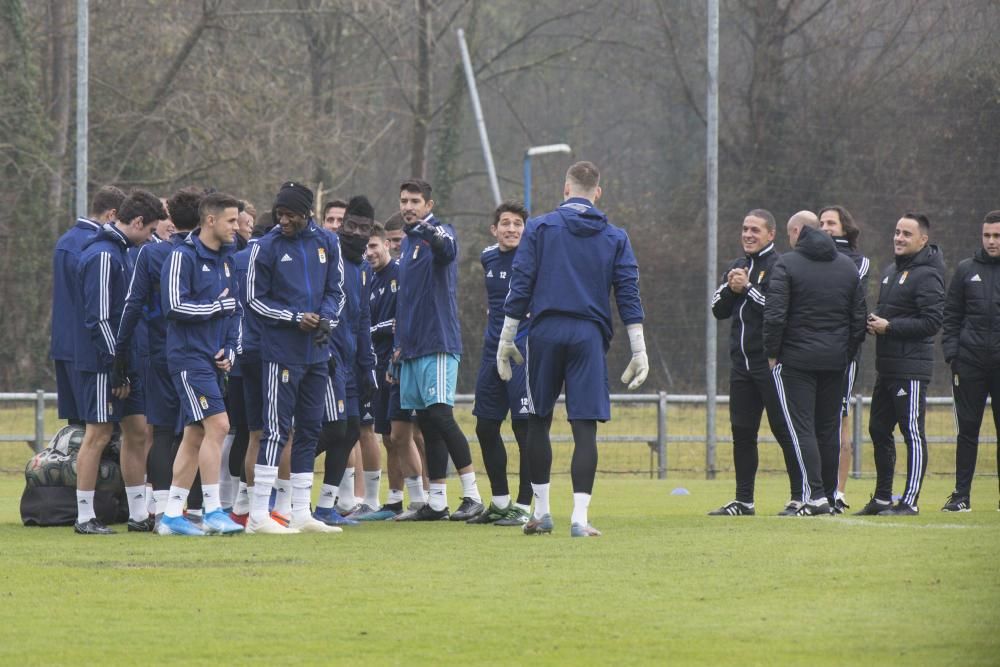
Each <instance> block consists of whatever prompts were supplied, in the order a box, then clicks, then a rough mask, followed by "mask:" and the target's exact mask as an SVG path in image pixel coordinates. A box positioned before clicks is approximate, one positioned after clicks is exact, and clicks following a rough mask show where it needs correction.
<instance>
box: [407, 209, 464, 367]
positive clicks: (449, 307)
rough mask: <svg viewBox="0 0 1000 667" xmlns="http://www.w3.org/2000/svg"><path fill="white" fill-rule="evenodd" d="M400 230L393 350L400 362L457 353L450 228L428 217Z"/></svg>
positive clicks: (459, 338) (454, 246)
mask: <svg viewBox="0 0 1000 667" xmlns="http://www.w3.org/2000/svg"><path fill="white" fill-rule="evenodd" d="M421 222H426V223H428V225H430V227H429V228H426V227H421V226H420V225H419V224H413V225H405V226H404V227H403V231H404V232H406V236H405V237H403V243H402V246H401V250H400V255H399V298H398V300H397V302H396V347H397V348H400V349H401V350H402V358H403V359H415V358H417V357H423V356H426V355H428V354H439V353H449V354H462V332H461V328H460V326H459V323H458V302H457V284H458V240H457V239H456V237H455V230H454V228H453V227H452V226H451V225H446V224H444V223H443V222H441V221H440V220H438V219H437V218H435V217H434V215H433V214H431V215H428V216H427V217H426V218H424V219H423V220H421Z"/></svg>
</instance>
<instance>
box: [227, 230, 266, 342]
mask: <svg viewBox="0 0 1000 667" xmlns="http://www.w3.org/2000/svg"><path fill="white" fill-rule="evenodd" d="M259 240H260V239H250V241H249V242H248V243H247V247H246V248H244V249H243V250H240V251H239V252H237V253H235V254H234V255H233V261H234V262H235V263H236V275H237V277H238V278H239V281H240V306H242V307H243V345H242V348H243V349H242V351H241V352H240V359H246V360H247V361H260V328H261V324H260V318H259V317H258V316H257V313H255V312H253V310H251V309H250V307H249V306H248V305H247V294H248V293H249V287H248V286H247V273H248V272H249V270H250V254H251V253H252V252H253V249H254V246H256V245H257V242H258V241H259Z"/></svg>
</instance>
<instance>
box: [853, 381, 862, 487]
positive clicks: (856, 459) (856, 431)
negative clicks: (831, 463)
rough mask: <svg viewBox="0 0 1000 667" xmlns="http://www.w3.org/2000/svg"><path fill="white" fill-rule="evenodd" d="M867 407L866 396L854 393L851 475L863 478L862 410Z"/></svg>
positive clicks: (855, 477)
mask: <svg viewBox="0 0 1000 667" xmlns="http://www.w3.org/2000/svg"><path fill="white" fill-rule="evenodd" d="M864 409H865V398H864V395H862V394H855V395H854V414H853V417H852V419H851V427H852V428H851V439H852V440H853V441H854V446H853V447H852V448H851V477H853V478H854V479H861V443H862V441H863V438H862V435H861V420H862V417H864V415H862V414H861V412H862V411H863V410H864Z"/></svg>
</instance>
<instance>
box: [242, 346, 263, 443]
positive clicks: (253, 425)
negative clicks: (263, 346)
mask: <svg viewBox="0 0 1000 667" xmlns="http://www.w3.org/2000/svg"><path fill="white" fill-rule="evenodd" d="M262 369H263V366H262V365H261V362H260V359H259V358H257V359H250V360H248V359H243V358H241V359H240V370H241V372H242V373H243V410H244V412H245V414H246V419H247V428H248V429H250V430H251V431H260V430H261V429H263V428H264V384H263V382H264V378H263V370H262Z"/></svg>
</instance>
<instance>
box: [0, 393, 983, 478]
mask: <svg viewBox="0 0 1000 667" xmlns="http://www.w3.org/2000/svg"><path fill="white" fill-rule="evenodd" d="M473 399H474V397H473V395H471V394H459V395H458V396H456V407H459V408H460V409H459V410H456V417H457V418H458V420H459V422H460V424H461V425H462V427H463V430H464V431H465V433H466V434H467V435H468V436H469V439H470V442H472V443H475V427H474V421H473V418H472V417H471V414H470V413H471V410H470V409H469V408H471V406H472V403H473ZM55 400H56V394H54V393H49V392H45V391H42V390H38V391H35V392H20V393H0V443H3V442H16V443H25V444H27V445H28V446H29V447H31V449H32V450H34V451H39V450H41V449H42V448H44V447H45V446H46V444H47V443H48V441H49V438H50V437H51V436H52V435H53V434H54V433H55V432H56V430H58V428H59V427H60V425H61V423H60V422H59V420H58V418H57V417H56V414H55ZM717 401H718V403H719V404H720V405H726V404H728V402H729V397H728V396H718V397H717ZM611 402H612V421H611V422H609V423H608V424H604V425H602V426H601V427H600V428H599V429H598V442H599V443H601V444H604V445H608V446H604V447H602V448H601V461H602V465H601V471H602V472H605V473H621V474H643V475H647V474H648V476H649V477H650V478H654V477H655V478H658V479H666V478H667V475H668V472H674V473H683V474H692V473H693V474H704V475H705V476H706V477H707V478H708V479H712V478H714V477H716V476H717V475H718V474H720V473H728V472H731V470H732V466H731V458H730V457H731V448H726V447H722V448H719V449H718V451H709V450H708V448H707V438H706V430H705V404H706V396H705V395H704V394H667V393H666V392H659V393H655V394H612V395H611ZM858 402H860V403H861V405H862V406H864V408H866V407H867V406H868V405H870V403H871V399H870V398H866V397H863V396H862V395H860V394H858V395H856V396H855V397H854V398H853V399H852V404H854V405H857V403H858ZM927 406H928V407H927V412H928V414H927V441H928V443H929V444H931V445H934V446H935V453H936V454H937V453H940V454H947V452H946V451H945V450H947V449H948V448H949V446H950V448H951V449H952V450H953V449H954V443H955V426H954V416H953V411H952V406H953V400H952V398H951V397H929V398H928V399H927ZM864 408H863V409H861V410H857V409H852V410H851V432H852V434H853V441H854V458H853V465H852V476H853V477H855V478H857V477H861V476H863V475H864V474H866V473H865V465H864V463H865V462H870V461H871V460H872V457H871V453H870V450H867V451H866V448H867V447H870V445H871V440H870V439H869V437H868V434H867V422H866V419H867V412H868V411H867V409H864ZM564 410H565V405H564V400H563V399H562V398H560V404H559V406H557V413H556V415H555V419H554V420H553V429H552V443H553V450H554V455H555V459H556V460H555V462H554V466H553V471H554V472H558V471H561V470H568V469H569V466H568V459H569V457H570V456H571V451H572V446H571V443H572V435H571V433H570V430H569V428H568V427H567V425H566V423H565V420H564V418H565V412H564ZM722 422H723V425H722V426H720V427H719V428H717V431H718V432H717V439H718V441H719V442H731V441H732V438H731V436H730V434H729V429H728V427H727V426H725V420H722ZM983 427H984V432H983V434H982V437H981V439H980V442H981V443H982V444H987V443H996V442H997V438H996V435H995V433H991V431H992V430H993V428H992V422H991V420H989V419H986V420H984V424H983ZM505 429H509V424H508V425H507V426H505ZM506 433H507V436H508V437H507V441H508V442H512V441H513V438H512V435H510V432H509V430H508V431H506ZM760 442H761V443H775V442H776V440H775V439H774V437H773V435H771V433H770V430H769V429H768V427H767V420H766V418H764V419H763V420H762V426H761V435H760ZM510 449H511V450H513V451H511V453H510V456H511V457H512V458H513V457H516V456H517V453H516V450H514V448H510ZM476 450H478V447H473V451H474V453H475V454H476V457H477V459H478V452H477V451H476ZM981 450H982V451H981V453H980V459H981V462H980V466H979V470H980V472H981V473H986V474H992V475H995V474H996V473H995V472H994V471H995V470H996V466H995V465H992V466H991V465H990V460H991V459H992V457H993V456H995V448H992V447H983V448H981ZM560 457H562V458H560ZM936 458H937V460H938V461H939V463H940V462H942V461H944V462H945V463H944V467H942V466H941V465H938V466H937V467H936V468H935V471H936V472H949V470H948V469H947V466H948V465H949V464H948V463H947V456H945V457H942V456H937V457H936ZM8 460H9V459H8ZM951 461H952V463H951V464H950V465H953V461H954V457H953V456H952V457H951ZM564 463H565V464H566V465H563V464H564ZM994 463H995V461H994ZM509 467H510V468H511V469H512V470H516V465H515V464H513V463H512V465H510V466H509ZM953 470H954V469H953V467H952V468H951V471H953ZM761 471H762V472H767V471H774V472H778V471H783V464H782V463H781V459H780V453H779V452H778V448H777V447H761ZM870 472H871V470H870V469H869V473H870Z"/></svg>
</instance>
